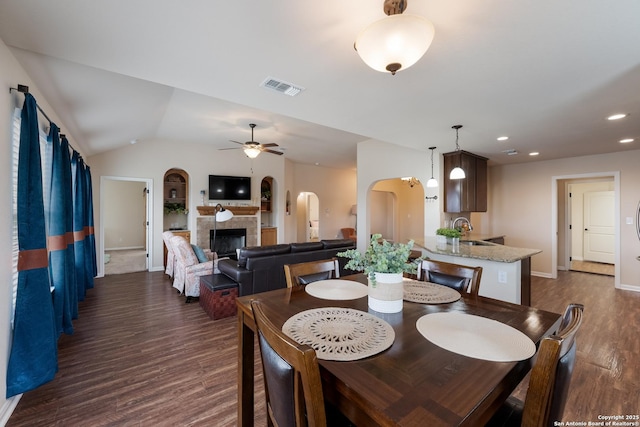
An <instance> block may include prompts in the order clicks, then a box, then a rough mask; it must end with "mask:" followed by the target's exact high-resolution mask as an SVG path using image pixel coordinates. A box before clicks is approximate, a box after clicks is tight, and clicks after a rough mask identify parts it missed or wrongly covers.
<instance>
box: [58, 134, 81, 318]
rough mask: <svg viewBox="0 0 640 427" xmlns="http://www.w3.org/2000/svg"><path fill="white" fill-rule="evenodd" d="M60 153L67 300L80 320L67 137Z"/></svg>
mask: <svg viewBox="0 0 640 427" xmlns="http://www.w3.org/2000/svg"><path fill="white" fill-rule="evenodd" d="M60 152H61V153H62V156H61V158H62V161H61V163H62V167H61V169H62V172H63V175H64V177H63V181H64V182H65V193H66V205H65V206H66V207H65V217H64V220H65V230H67V233H66V234H67V252H66V258H67V259H66V265H67V267H66V268H67V289H66V290H67V299H68V301H69V309H70V312H71V318H72V319H77V318H78V280H77V278H76V276H77V272H76V256H75V242H74V238H73V178H72V174H71V156H70V154H69V153H70V150H69V141H68V140H67V138H66V137H65V136H63V137H62V142H61V144H60Z"/></svg>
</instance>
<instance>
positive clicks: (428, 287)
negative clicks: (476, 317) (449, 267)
mask: <svg viewBox="0 0 640 427" xmlns="http://www.w3.org/2000/svg"><path fill="white" fill-rule="evenodd" d="M403 286H404V300H405V301H410V302H418V303H421V304H446V303H450V302H454V301H458V300H459V299H460V298H461V297H462V296H461V295H460V292H458V291H456V290H455V289H452V288H450V287H448V286H443V285H438V284H435V283H431V282H421V281H419V280H412V279H406V278H405V279H403Z"/></svg>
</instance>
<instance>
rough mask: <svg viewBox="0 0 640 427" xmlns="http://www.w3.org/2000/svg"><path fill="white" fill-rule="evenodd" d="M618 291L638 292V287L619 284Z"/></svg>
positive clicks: (639, 290)
mask: <svg viewBox="0 0 640 427" xmlns="http://www.w3.org/2000/svg"><path fill="white" fill-rule="evenodd" d="M620 289H623V290H625V291H633V292H640V286H636V285H624V284H621V285H620Z"/></svg>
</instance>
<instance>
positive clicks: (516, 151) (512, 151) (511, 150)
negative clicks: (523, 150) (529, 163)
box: [502, 148, 518, 156]
mask: <svg viewBox="0 0 640 427" xmlns="http://www.w3.org/2000/svg"><path fill="white" fill-rule="evenodd" d="M502 152H503V153H505V154H506V155H507V156H515V155H516V154H518V150H514V149H513V148H509V149H508V150H502Z"/></svg>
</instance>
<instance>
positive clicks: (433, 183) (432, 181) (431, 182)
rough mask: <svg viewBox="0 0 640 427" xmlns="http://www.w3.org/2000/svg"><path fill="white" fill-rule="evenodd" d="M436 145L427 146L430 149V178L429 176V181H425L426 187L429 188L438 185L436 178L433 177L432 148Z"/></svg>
mask: <svg viewBox="0 0 640 427" xmlns="http://www.w3.org/2000/svg"><path fill="white" fill-rule="evenodd" d="M435 149H436V147H429V150H431V178H429V181H427V187H429V188H437V187H438V180H436V179H435V178H434V177H433V150H435Z"/></svg>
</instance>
